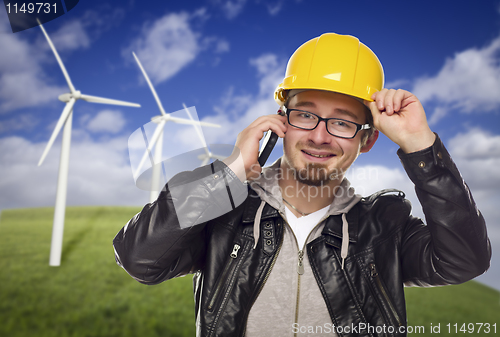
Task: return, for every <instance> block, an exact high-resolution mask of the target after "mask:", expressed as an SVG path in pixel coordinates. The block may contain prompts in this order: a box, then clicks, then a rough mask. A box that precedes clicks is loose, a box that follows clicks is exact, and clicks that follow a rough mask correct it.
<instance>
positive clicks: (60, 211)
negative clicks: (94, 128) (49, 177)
mask: <svg viewBox="0 0 500 337" xmlns="http://www.w3.org/2000/svg"><path fill="white" fill-rule="evenodd" d="M38 24H39V25H40V28H41V29H42V32H43V34H44V35H45V37H46V38H47V41H48V43H49V45H50V48H51V49H52V51H53V52H54V55H55V57H56V60H57V62H58V63H59V66H60V67H61V70H62V72H63V74H64V77H65V78H66V82H68V87H69V90H70V92H69V93H66V94H62V95H60V96H59V100H60V101H62V102H65V103H66V106H65V107H64V109H63V112H62V114H61V116H60V117H59V120H58V121H57V124H56V127H55V128H54V131H53V132H52V135H51V136H50V139H49V142H48V143H47V146H46V147H45V150H44V151H43V154H42V157H41V158H40V161H39V162H38V166H40V165H42V163H43V161H44V160H45V157H46V156H47V153H48V152H49V150H50V148H51V147H52V144H53V143H54V140H55V139H56V137H57V135H58V134H59V132H60V131H61V128H62V127H63V125H64V130H63V137H62V145H61V157H60V161H59V175H58V178H57V192H56V204H55V209H54V224H53V227H52V242H51V245H50V260H49V265H50V266H54V267H57V266H60V265H61V253H62V240H63V232H64V215H65V209H66V192H67V187H68V186H67V183H68V165H69V149H70V144H71V124H72V120H73V106H74V105H75V102H76V101H77V100H79V99H82V100H84V101H87V102H91V103H103V104H113V105H124V106H133V107H140V105H139V104H135V103H129V102H124V101H118V100H114V99H108V98H101V97H96V96H90V95H84V94H82V93H81V92H80V91H78V90H76V89H75V87H74V86H73V83H72V82H71V79H70V77H69V75H68V72H67V71H66V68H65V67H64V64H63V62H62V61H61V58H60V57H59V54H58V53H57V50H56V48H55V47H54V44H53V43H52V41H51V40H50V38H49V35H48V34H47V32H46V31H45V29H44V28H43V26H42V24H41V23H40V21H38Z"/></svg>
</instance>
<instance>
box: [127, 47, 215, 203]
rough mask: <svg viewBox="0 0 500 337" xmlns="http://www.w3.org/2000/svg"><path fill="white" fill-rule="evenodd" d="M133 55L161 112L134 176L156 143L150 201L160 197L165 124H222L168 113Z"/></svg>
mask: <svg viewBox="0 0 500 337" xmlns="http://www.w3.org/2000/svg"><path fill="white" fill-rule="evenodd" d="M132 55H134V58H135V60H136V62H137V64H138V65H139V68H140V69H141V72H142V74H143V75H144V78H145V79H146V82H147V83H148V85H149V88H150V89H151V92H152V93H153V96H154V98H155V100H156V104H158V108H159V109H160V112H161V115H160V116H155V117H153V118H151V120H152V121H153V122H154V123H156V124H158V125H157V126H156V129H155V131H154V133H153V136H152V137H151V139H150V140H149V145H148V147H147V149H146V152H145V153H144V155H143V156H142V159H141V161H140V162H139V166H137V169H136V171H135V172H136V173H135V174H134V176H137V175H138V174H139V173H140V171H141V169H142V166H143V165H144V164H145V163H146V160H147V158H148V157H149V156H150V154H151V150H152V149H153V147H155V145H156V147H155V153H154V160H153V163H151V165H152V167H153V172H152V181H151V193H150V195H149V202H153V201H155V200H156V198H157V197H158V191H156V188H157V186H158V184H159V182H160V165H158V164H159V163H160V162H161V159H162V150H163V128H164V127H165V124H166V123H167V122H169V121H172V122H174V123H178V124H191V125H194V126H195V127H196V125H198V126H201V125H203V126H208V127H214V128H220V125H218V124H213V123H207V122H199V121H195V120H193V119H192V118H191V119H185V118H179V117H174V116H172V115H171V114H167V113H166V112H165V109H163V105H162V103H161V101H160V98H159V97H158V94H157V93H156V90H155V88H154V86H153V84H152V83H151V81H150V80H149V76H148V74H147V73H146V71H145V70H144V67H143V66H142V64H141V61H139V58H138V57H137V55H135V53H134V52H132ZM184 108H185V109H186V110H187V108H186V107H185V106H184ZM197 131H198V130H197ZM155 164H156V165H155Z"/></svg>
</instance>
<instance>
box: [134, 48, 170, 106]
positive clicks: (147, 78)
mask: <svg viewBox="0 0 500 337" xmlns="http://www.w3.org/2000/svg"><path fill="white" fill-rule="evenodd" d="M132 55H134V58H135V60H136V61H137V64H138V65H139V68H141V71H142V74H143V75H144V78H145V79H146V82H148V85H149V88H150V89H151V91H152V92H153V96H154V98H155V100H156V104H158V108H159V109H160V112H161V114H162V115H166V112H165V110H164V109H163V105H162V104H161V101H160V98H159V97H158V94H157V93H156V90H155V88H154V87H153V84H152V83H151V81H150V80H149V77H148V74H146V70H144V67H143V66H142V64H141V61H139V58H138V57H137V56H136V55H135V53H134V52H132Z"/></svg>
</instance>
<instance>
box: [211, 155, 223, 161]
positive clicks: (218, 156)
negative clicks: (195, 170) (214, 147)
mask: <svg viewBox="0 0 500 337" xmlns="http://www.w3.org/2000/svg"><path fill="white" fill-rule="evenodd" d="M210 157H211V158H213V159H219V160H224V159H226V158H227V157H226V156H220V155H218V154H211V155H210Z"/></svg>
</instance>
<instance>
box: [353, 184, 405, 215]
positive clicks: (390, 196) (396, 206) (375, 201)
mask: <svg viewBox="0 0 500 337" xmlns="http://www.w3.org/2000/svg"><path fill="white" fill-rule="evenodd" d="M359 204H360V206H361V213H364V212H369V213H372V214H376V215H377V217H379V218H382V219H384V220H386V221H390V220H391V219H393V220H400V219H401V218H408V216H409V215H410V213H411V203H410V201H409V200H408V199H406V195H405V193H404V192H403V191H400V190H397V189H383V190H380V191H378V192H376V193H373V194H372V195H370V196H368V197H364V198H361V200H360V203H359Z"/></svg>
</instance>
